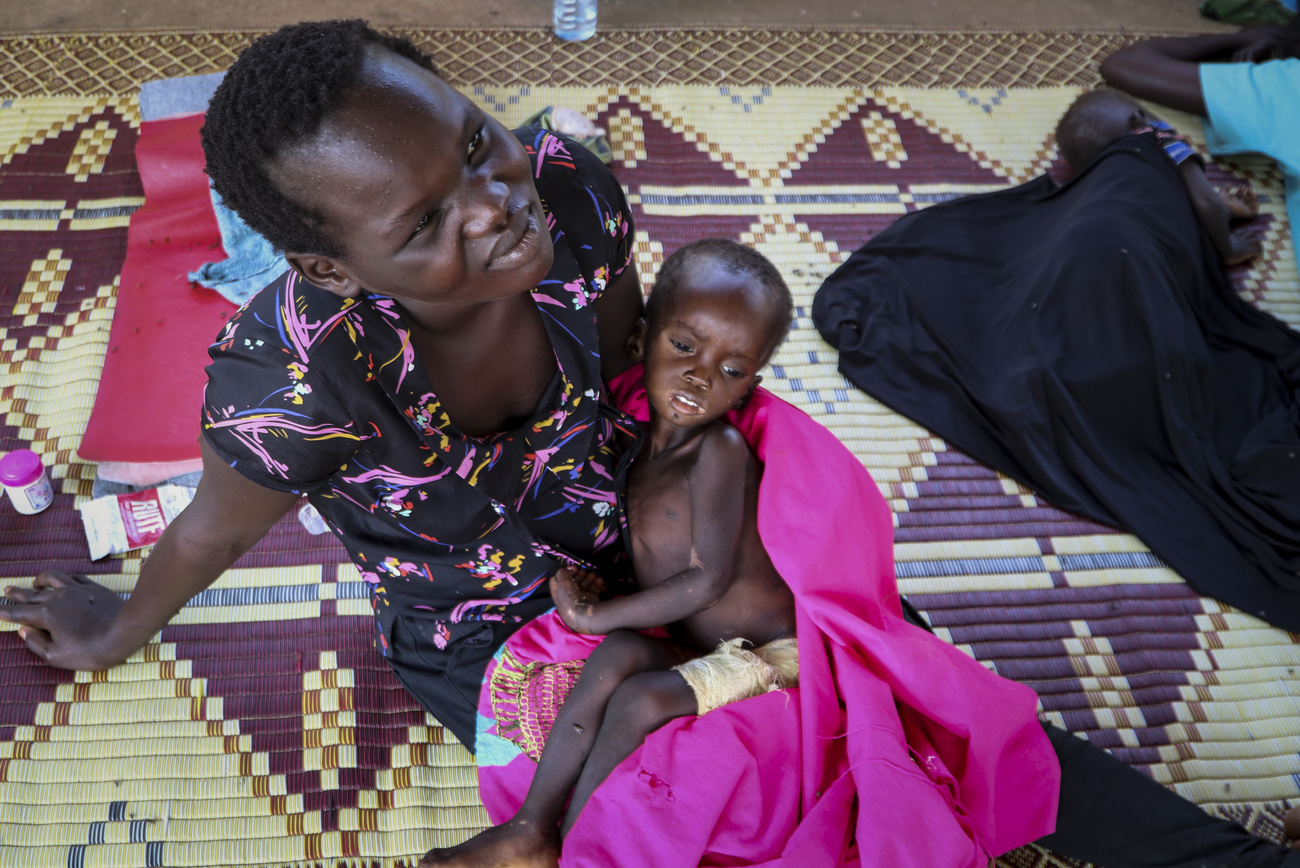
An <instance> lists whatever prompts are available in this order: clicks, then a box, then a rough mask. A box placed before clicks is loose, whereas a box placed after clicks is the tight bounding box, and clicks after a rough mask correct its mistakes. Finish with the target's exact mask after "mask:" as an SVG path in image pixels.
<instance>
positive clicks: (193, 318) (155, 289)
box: [77, 114, 235, 462]
mask: <svg viewBox="0 0 1300 868" xmlns="http://www.w3.org/2000/svg"><path fill="white" fill-rule="evenodd" d="M202 125H203V115H201V114H195V115H184V116H181V117H175V118H167V119H165V120H158V121H146V122H145V123H143V124H141V126H140V139H139V142H138V143H137V144H136V150H135V154H136V162H137V164H138V166H139V169H140V179H141V182H142V183H143V185H144V191H145V204H144V206H143V207H142V208H140V210H138V211H136V212H135V214H134V215H132V217H131V227H130V230H129V232H128V233H127V253H126V261H125V262H124V263H123V265H122V280H121V284H120V286H119V288H118V293H117V310H116V312H115V313H114V315H113V326H112V330H111V331H110V333H109V340H108V352H107V353H106V355H105V359H104V372H103V375H102V377H101V379H100V381H99V391H98V392H97V394H96V396H95V407H94V410H93V411H92V412H91V414H90V423H89V424H88V425H87V426H86V433H85V435H84V436H83V437H82V438H81V446H80V447H79V448H78V449H77V454H78V455H80V456H81V457H82V458H84V459H85V460H87V461H130V462H136V461H183V460H186V459H192V458H198V457H199V442H198V438H199V409H200V401H201V399H202V394H203V384H204V382H205V375H204V373H203V369H204V367H205V366H206V365H207V363H208V353H207V349H208V345H209V344H210V343H211V342H212V341H213V339H214V338H215V337H216V336H217V333H218V332H219V331H220V330H221V327H222V326H223V325H224V324H225V322H226V319H227V318H228V317H229V316H230V315H231V314H232V313H233V312H234V311H235V306H234V305H233V304H231V303H230V302H229V301H227V300H226V299H224V298H222V297H221V296H220V295H218V294H217V293H216V292H213V291H212V290H210V289H204V288H202V287H198V286H194V285H192V284H191V283H190V282H189V279H188V278H187V276H186V275H188V274H189V272H191V271H193V270H195V269H197V268H198V267H199V266H200V265H202V264H203V263H204V262H208V261H211V260H213V259H220V258H222V257H223V255H224V254H223V252H222V249H221V232H220V230H219V229H218V228H217V218H216V216H215V215H214V214H213V212H212V200H211V198H210V196H209V194H208V177H207V175H205V174H204V173H203V150H202V148H201V147H200V145H199V128H200V127H201V126H202Z"/></svg>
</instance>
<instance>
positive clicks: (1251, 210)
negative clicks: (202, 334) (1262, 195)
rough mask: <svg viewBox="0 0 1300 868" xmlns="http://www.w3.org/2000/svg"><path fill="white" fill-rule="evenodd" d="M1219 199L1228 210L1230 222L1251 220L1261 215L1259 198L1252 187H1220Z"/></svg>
mask: <svg viewBox="0 0 1300 868" xmlns="http://www.w3.org/2000/svg"><path fill="white" fill-rule="evenodd" d="M1219 198H1220V199H1222V200H1223V204H1224V205H1225V206H1227V208H1228V219H1229V220H1249V219H1250V218H1251V217H1254V216H1255V215H1257V214H1259V197H1258V196H1256V195H1255V191H1254V190H1252V189H1251V188H1250V187H1220V188H1219Z"/></svg>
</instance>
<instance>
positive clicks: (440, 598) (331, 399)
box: [203, 129, 637, 746]
mask: <svg viewBox="0 0 1300 868" xmlns="http://www.w3.org/2000/svg"><path fill="white" fill-rule="evenodd" d="M515 135H516V136H517V137H518V138H519V139H520V140H521V141H522V142H523V144H524V146H525V148H526V149H527V150H528V152H529V156H530V159H531V160H532V162H533V168H534V176H535V178H536V183H537V188H538V191H539V193H540V194H541V198H542V204H543V207H544V208H545V210H546V213H547V218H548V219H547V223H548V225H549V227H550V230H551V238H552V241H553V243H554V245H555V262H554V264H553V265H552V267H551V270H550V272H549V274H548V275H547V277H546V279H545V280H544V281H542V283H541V284H540V285H538V287H537V288H536V289H535V290H534V291H533V298H534V300H535V301H536V303H537V308H538V310H539V311H540V313H541V315H542V319H543V321H544V323H545V327H546V332H547V334H548V336H549V337H550V339H551V344H552V346H553V347H554V350H555V358H556V365H557V368H558V371H557V373H556V376H555V378H554V379H553V381H552V382H551V384H550V386H549V387H548V388H547V391H546V393H545V395H544V396H543V398H542V400H541V401H540V402H539V405H538V408H537V410H536V412H535V414H534V416H533V417H532V418H531V419H530V420H529V421H528V422H527V423H526V424H524V425H523V426H522V427H520V428H518V429H516V430H513V431H506V432H503V433H500V434H496V435H491V436H488V437H483V438H474V437H469V436H466V435H464V434H462V433H461V432H460V431H459V430H458V429H457V428H456V426H455V425H454V424H453V423H452V422H451V421H450V420H449V419H448V417H447V414H446V413H445V412H443V410H442V407H441V405H440V403H439V401H438V398H437V396H436V395H435V394H434V393H433V390H432V388H431V386H430V384H429V380H428V377H427V375H426V373H425V371H424V368H423V366H422V365H421V364H420V363H419V360H418V359H417V358H416V356H415V352H414V350H413V348H412V345H411V341H410V337H409V334H408V331H407V326H406V323H405V320H404V319H403V314H402V310H401V308H400V306H399V305H398V304H397V303H396V302H394V301H393V300H392V299H389V298H386V297H382V296H378V295H370V296H364V297H361V298H358V299H344V298H340V297H339V296H337V295H334V294H332V293H330V292H327V291H325V290H323V289H320V288H318V287H316V286H313V285H311V284H309V283H307V282H306V281H304V280H302V279H301V278H299V277H298V276H297V275H296V274H295V273H294V272H290V273H288V274H287V275H285V276H283V277H281V278H280V279H278V280H277V281H276V282H275V283H272V284H271V285H270V286H268V287H267V288H266V289H264V290H262V291H261V292H260V293H259V294H258V295H256V296H255V297H254V298H253V299H251V300H250V301H249V302H248V304H247V305H245V306H244V307H243V308H241V309H240V311H239V312H238V313H237V314H236V315H235V316H234V317H232V318H231V320H230V322H229V324H228V325H227V327H226V328H225V329H224V331H223V332H222V334H221V336H220V338H219V339H218V341H217V342H216V343H215V344H213V345H212V347H211V348H210V350H209V353H210V355H211V357H212V364H211V365H210V366H209V367H208V385H207V390H206V394H205V399H204V410H203V433H204V436H205V437H206V438H207V441H208V443H209V444H210V445H211V447H212V448H213V449H214V450H215V451H216V453H217V454H218V455H220V456H221V457H222V458H223V459H224V460H225V461H227V462H229V464H230V465H231V466H232V467H234V468H235V469H236V470H238V471H239V472H240V473H242V474H243V475H244V476H245V477H247V478H249V479H251V480H252V481H254V482H256V483H258V484H260V485H264V486H266V487H267V488H272V489H276V490H279V491H294V492H302V493H304V494H306V495H307V497H308V499H309V500H310V502H311V503H312V504H313V505H314V506H315V507H316V508H317V510H319V511H320V513H321V515H322V516H324V518H325V520H326V521H327V522H328V523H329V525H330V528H331V529H332V530H333V531H334V533H335V535H336V536H338V538H339V539H340V540H342V542H343V544H344V545H345V546H346V547H347V550H348V552H349V554H350V556H351V558H352V561H353V563H355V564H356V567H357V569H358V570H359V571H360V572H361V575H362V577H363V578H364V579H365V580H366V581H367V582H369V583H370V584H371V585H372V588H373V591H374V593H373V601H374V609H375V614H376V621H377V624H376V626H377V634H378V635H377V644H378V646H379V648H380V650H381V652H382V653H384V654H385V656H387V657H389V659H390V662H391V663H392V664H393V667H394V669H395V671H396V672H397V674H398V675H399V677H401V678H402V680H403V682H404V683H405V684H406V685H407V687H408V688H410V689H411V690H412V692H413V693H415V694H416V696H417V698H419V699H420V700H421V702H422V703H424V704H425V706H426V707H428V708H429V709H430V711H432V712H433V713H434V714H435V715H436V716H438V717H439V719H440V720H442V722H443V723H444V724H445V725H447V726H448V727H449V728H451V729H452V731H453V732H454V733H455V734H456V735H457V736H458V737H459V738H461V740H462V741H465V742H466V743H468V744H470V745H471V746H472V743H473V732H474V718H473V709H474V703H475V702H476V701H477V697H478V687H479V681H480V680H481V678H482V674H483V667H484V665H486V661H487V660H488V659H489V658H490V657H491V654H492V653H493V652H494V651H495V649H496V648H497V647H498V646H499V645H500V644H501V642H503V641H504V640H505V638H506V637H507V636H508V635H509V634H510V633H511V632H513V631H514V630H515V629H517V628H518V626H519V625H521V624H522V623H523V622H524V621H526V620H528V619H529V618H530V617H533V616H535V615H536V614H540V612H542V611H545V609H546V608H548V607H549V605H550V603H549V597H548V596H547V589H546V580H547V578H548V577H549V576H550V575H551V574H552V573H553V572H555V570H556V569H557V568H558V567H560V566H561V565H562V564H569V563H579V564H586V565H590V566H593V567H595V568H596V569H598V570H601V571H602V572H606V573H611V572H612V573H617V572H618V570H619V569H620V561H622V560H625V559H624V558H623V555H622V552H623V546H622V544H621V540H620V533H621V530H622V513H621V510H620V507H619V505H618V499H617V497H616V496H615V484H614V480H615V478H616V476H618V474H619V471H620V458H621V456H622V455H623V453H624V446H625V445H626V443H627V442H628V440H629V439H634V438H635V437H636V436H637V435H636V426H635V423H633V422H632V421H631V420H630V419H629V418H628V417H626V416H624V415H623V414H621V413H619V412H618V411H616V410H614V409H613V408H611V407H610V406H609V405H608V404H607V403H605V400H604V399H605V393H604V385H603V384H602V381H601V376H600V355H599V351H598V343H597V332H596V316H595V314H594V313H593V311H592V310H591V308H590V305H591V303H592V302H593V301H595V300H596V299H597V298H599V296H600V294H601V292H602V291H603V290H604V289H605V287H606V285H607V284H608V283H609V282H611V281H613V280H614V279H615V278H617V277H618V276H619V275H620V274H621V273H622V272H623V270H624V269H625V268H626V267H627V266H628V265H629V263H630V261H631V250H632V237H633V230H632V224H631V219H630V212H629V209H628V206H627V203H626V201H625V199H624V196H623V191H622V189H621V188H620V187H619V185H618V182H617V181H616V180H615V179H614V177H613V176H612V175H610V173H609V171H608V170H607V169H606V168H605V167H604V166H603V165H601V164H600V162H599V161H598V160H597V159H596V158H595V157H593V156H592V155H591V154H589V153H588V152H587V151H585V150H584V149H582V148H581V147H578V146H576V145H573V144H572V143H570V142H567V141H565V140H563V139H560V138H557V137H556V136H554V135H552V134H550V133H546V132H543V131H540V130H536V129H523V130H518V131H516V133H515ZM510 351H511V350H510V348H509V347H502V352H510ZM624 570H625V566H624Z"/></svg>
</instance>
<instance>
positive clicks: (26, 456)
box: [0, 449, 45, 488]
mask: <svg viewBox="0 0 1300 868" xmlns="http://www.w3.org/2000/svg"><path fill="white" fill-rule="evenodd" d="M44 472H45V465H43V464H41V456H39V455H37V454H36V453H35V452H33V451H32V450H30V449H16V450H14V451H13V452H10V453H9V454H8V455H6V456H5V457H4V458H0V483H3V484H4V485H8V486H10V487H12V488H22V487H23V486H24V485H31V484H32V483H33V482H35V481H36V480H38V479H40V478H41V474H42V473H44Z"/></svg>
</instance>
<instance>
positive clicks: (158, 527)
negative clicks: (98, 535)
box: [117, 489, 167, 549]
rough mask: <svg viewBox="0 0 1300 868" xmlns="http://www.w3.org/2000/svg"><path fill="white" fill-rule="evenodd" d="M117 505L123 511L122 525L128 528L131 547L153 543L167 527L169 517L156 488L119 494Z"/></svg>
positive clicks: (127, 534)
mask: <svg viewBox="0 0 1300 868" xmlns="http://www.w3.org/2000/svg"><path fill="white" fill-rule="evenodd" d="M117 507H118V509H120V510H121V512H122V526H123V527H124V528H126V540H127V545H128V546H129V547H130V548H133V549H135V548H139V547H141V546H147V545H153V544H154V543H156V542H157V541H158V537H160V536H162V532H163V529H164V528H166V527H167V518H166V516H164V515H163V510H162V503H160V502H159V500H158V492H157V490H156V489H150V490H149V491H137V492H134V493H132V494H119V495H118V496H117Z"/></svg>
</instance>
